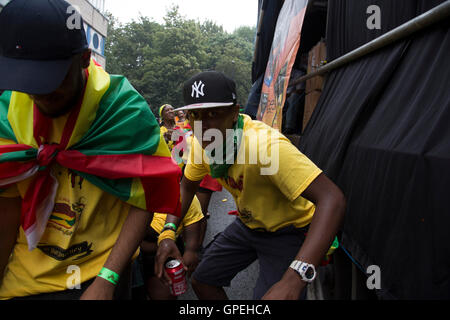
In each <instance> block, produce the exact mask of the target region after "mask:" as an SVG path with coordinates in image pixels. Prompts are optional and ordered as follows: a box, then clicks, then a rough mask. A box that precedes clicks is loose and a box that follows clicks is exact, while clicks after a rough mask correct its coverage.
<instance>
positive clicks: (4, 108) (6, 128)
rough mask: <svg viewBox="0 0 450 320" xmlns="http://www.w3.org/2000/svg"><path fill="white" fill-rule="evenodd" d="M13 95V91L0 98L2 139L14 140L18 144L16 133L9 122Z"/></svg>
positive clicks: (4, 93) (0, 131) (0, 132)
mask: <svg viewBox="0 0 450 320" xmlns="http://www.w3.org/2000/svg"><path fill="white" fill-rule="evenodd" d="M11 94H12V92H11V91H5V92H3V94H2V95H1V96H0V138H4V139H8V140H12V141H14V142H16V143H17V139H16V136H15V135H14V131H13V129H12V128H11V125H10V124H9V121H8V109H9V102H10V100H11Z"/></svg>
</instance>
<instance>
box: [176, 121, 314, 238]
mask: <svg viewBox="0 0 450 320" xmlns="http://www.w3.org/2000/svg"><path fill="white" fill-rule="evenodd" d="M243 117H244V129H243V137H242V142H241V146H240V149H239V152H238V156H237V160H236V162H235V164H233V165H232V166H231V167H230V168H229V170H228V178H227V179H224V178H218V179H217V181H218V182H219V183H220V184H221V185H223V186H224V187H225V188H226V189H227V190H228V191H229V192H230V193H231V194H232V196H233V198H234V200H235V202H236V206H237V208H238V211H239V218H240V219H241V221H242V222H243V223H244V224H245V225H247V226H248V227H249V228H251V229H263V230H266V231H276V230H278V229H280V228H283V227H286V226H288V225H294V226H295V227H297V228H301V227H304V226H306V225H308V224H309V223H310V222H311V219H312V217H313V214H314V210H315V206H314V204H313V203H312V202H310V201H308V200H306V199H305V198H303V197H301V196H300V195H301V194H302V192H303V191H305V189H306V188H307V187H308V186H309V184H310V183H311V182H312V181H313V180H314V179H316V178H317V176H318V175H319V174H320V173H321V172H322V171H321V170H320V169H319V168H318V167H317V166H316V165H315V164H314V163H313V162H312V161H311V160H309V159H308V158H307V157H306V156H305V155H303V154H302V153H301V152H300V151H299V150H298V149H297V148H296V147H295V146H294V145H292V143H291V142H290V141H289V140H288V139H287V138H286V137H285V136H283V135H282V134H280V133H279V132H278V131H276V130H274V129H272V128H271V127H269V126H267V125H266V124H264V123H263V122H260V121H254V120H252V119H251V118H250V117H249V116H247V115H243ZM207 161H208V159H207V157H206V155H205V152H204V150H203V149H201V146H200V144H199V142H198V140H197V139H196V138H194V139H192V145H191V150H190V154H189V161H188V163H187V165H186V168H185V171H184V175H185V176H186V178H188V179H189V180H192V181H199V180H201V179H202V178H203V177H204V176H205V175H206V174H209V173H210V167H209V165H208V163H207ZM262 173H263V174H262Z"/></svg>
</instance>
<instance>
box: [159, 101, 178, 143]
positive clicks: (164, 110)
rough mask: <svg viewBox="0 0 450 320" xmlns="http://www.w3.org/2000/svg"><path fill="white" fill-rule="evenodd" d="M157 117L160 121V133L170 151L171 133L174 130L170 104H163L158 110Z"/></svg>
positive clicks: (172, 111) (172, 112) (173, 115)
mask: <svg viewBox="0 0 450 320" xmlns="http://www.w3.org/2000/svg"><path fill="white" fill-rule="evenodd" d="M159 117H160V119H161V133H162V135H163V136H164V139H165V140H166V143H167V145H168V146H169V149H170V150H171V151H172V149H173V146H174V142H175V141H174V140H172V136H173V132H174V131H175V130H176V129H175V127H176V123H175V112H174V108H173V107H172V106H171V105H170V104H163V105H162V106H161V107H160V108H159Z"/></svg>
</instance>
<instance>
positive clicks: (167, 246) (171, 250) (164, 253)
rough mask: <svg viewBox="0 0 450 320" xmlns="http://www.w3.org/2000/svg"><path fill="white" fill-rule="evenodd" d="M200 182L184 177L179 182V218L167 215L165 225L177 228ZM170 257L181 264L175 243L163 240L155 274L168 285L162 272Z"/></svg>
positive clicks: (166, 277)
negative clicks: (169, 224) (170, 224)
mask: <svg viewBox="0 0 450 320" xmlns="http://www.w3.org/2000/svg"><path fill="white" fill-rule="evenodd" d="M200 182H201V180H200V181H191V180H189V179H188V178H186V177H185V176H183V179H182V180H181V186H180V193H181V215H180V217H179V218H177V217H175V216H173V215H170V214H168V215H167V218H166V223H169V222H171V223H174V224H175V225H176V226H177V227H178V226H179V224H180V222H181V221H182V220H183V218H184V216H185V215H186V213H187V211H188V210H189V207H190V206H191V202H192V199H193V198H194V195H195V193H196V192H197V189H198V186H199V185H200ZM169 257H171V258H175V259H177V260H180V261H181V262H183V259H182V256H181V254H180V251H179V250H178V248H177V246H176V244H175V241H174V240H172V239H164V240H162V241H161V242H160V243H159V246H158V252H157V254H156V259H155V274H156V276H157V277H158V278H160V279H165V280H166V281H167V282H168V283H169V282H170V278H169V277H168V276H167V274H166V273H165V272H164V263H165V262H166V260H167V259H168V258H169Z"/></svg>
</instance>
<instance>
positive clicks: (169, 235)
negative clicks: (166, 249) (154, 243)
mask: <svg viewBox="0 0 450 320" xmlns="http://www.w3.org/2000/svg"><path fill="white" fill-rule="evenodd" d="M164 239H172V240H173V241H175V239H176V234H175V231H173V230H171V229H167V230H164V231H163V232H161V234H160V235H159V237H158V246H159V243H160V242H161V241H163V240H164Z"/></svg>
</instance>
